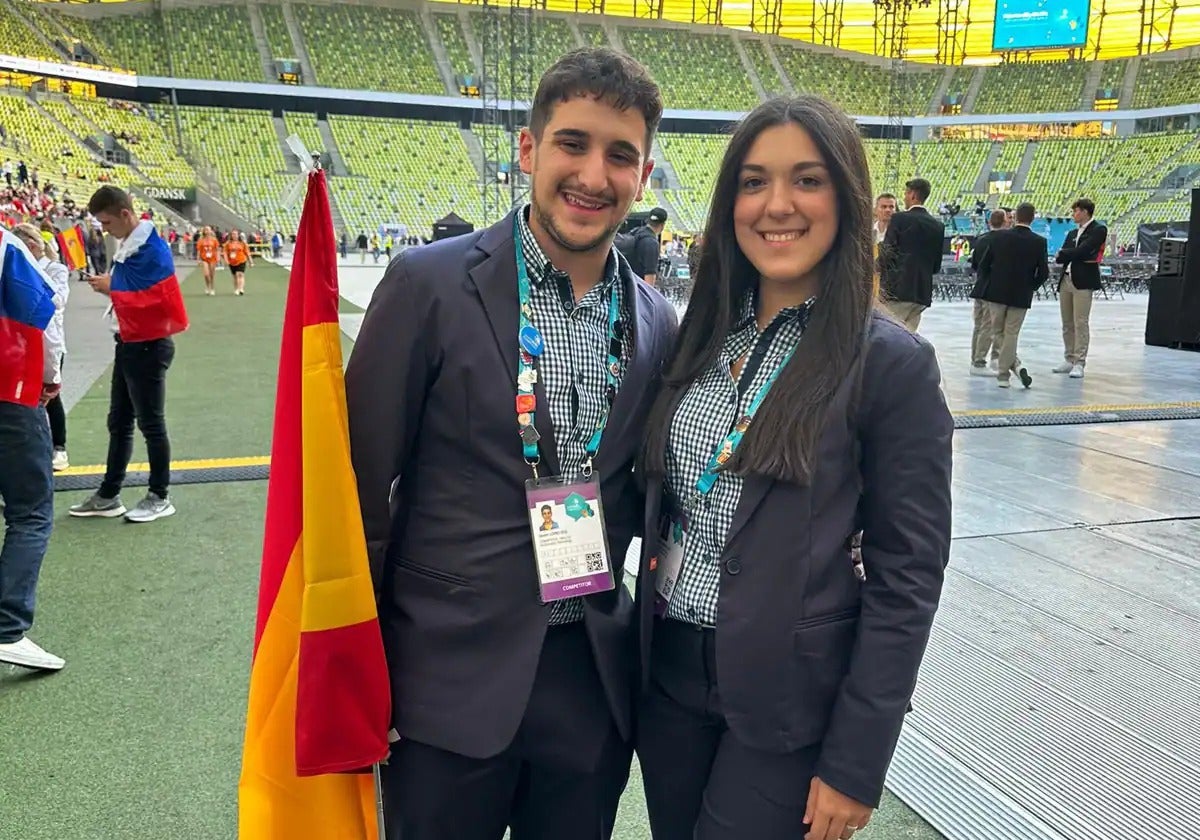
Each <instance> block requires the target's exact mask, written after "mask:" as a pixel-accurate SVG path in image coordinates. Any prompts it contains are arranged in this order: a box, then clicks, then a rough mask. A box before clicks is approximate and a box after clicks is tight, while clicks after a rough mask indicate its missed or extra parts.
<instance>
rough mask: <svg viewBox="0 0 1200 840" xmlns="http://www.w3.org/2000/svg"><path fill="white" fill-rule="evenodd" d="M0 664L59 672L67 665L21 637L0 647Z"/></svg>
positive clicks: (30, 640) (29, 640)
mask: <svg viewBox="0 0 1200 840" xmlns="http://www.w3.org/2000/svg"><path fill="white" fill-rule="evenodd" d="M0 662H7V663H8V664H10V665H20V666H21V667H22V668H32V669H34V670H36V671H61V670H62V667H63V666H64V665H66V664H67V663H66V661H64V660H63V659H60V658H59V657H57V656H55V655H54V654H53V653H47V652H46V651H44V650H42V649H41V648H40V647H38V646H37V645H35V644H34V643H33V640H32V639H30V638H29V637H28V636H22V637H21V638H20V639H18V640H17V641H15V642H12V643H10V644H2V645H0Z"/></svg>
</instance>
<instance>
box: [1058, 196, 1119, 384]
mask: <svg viewBox="0 0 1200 840" xmlns="http://www.w3.org/2000/svg"><path fill="white" fill-rule="evenodd" d="M1095 212H1096V204H1095V202H1093V201H1092V200H1091V199H1090V198H1081V199H1079V200H1078V201H1076V202H1075V203H1074V204H1072V205H1071V214H1072V216H1073V217H1074V219H1075V224H1077V225H1079V227H1078V228H1076V229H1075V230H1072V231H1070V232H1069V233H1067V238H1066V241H1064V242H1063V246H1062V248H1060V249H1059V251H1058V255H1057V256H1055V258H1054V261H1055V262H1056V263H1058V264H1059V265H1061V266H1062V267H1063V270H1062V274H1060V275H1059V281H1058V305H1059V312H1060V313H1061V315H1062V334H1063V363H1062V364H1061V365H1059V366H1058V367H1056V368H1054V372H1055V373H1067V374H1070V376H1071V378H1072V379H1083V369H1084V367H1085V366H1086V365H1087V354H1088V346H1089V344H1090V343H1091V337H1092V332H1091V323H1090V322H1091V316H1092V295H1093V294H1095V292H1096V291H1097V290H1098V289H1100V288H1101V283H1100V261H1101V260H1102V259H1104V245H1105V243H1106V242H1108V228H1106V227H1105V226H1104V225H1102V224H1100V223H1099V222H1097V221H1095V220H1094V219H1093V218H1092V216H1093V215H1094V214H1095Z"/></svg>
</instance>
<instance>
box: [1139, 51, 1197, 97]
mask: <svg viewBox="0 0 1200 840" xmlns="http://www.w3.org/2000/svg"><path fill="white" fill-rule="evenodd" d="M1197 101H1200V58H1188V59H1183V60H1178V61H1151V60H1149V59H1143V60H1142V64H1141V67H1140V68H1139V69H1138V78H1137V86H1136V88H1135V89H1134V94H1133V106H1134V107H1135V108H1158V107H1161V106H1164V105H1177V104H1179V103H1183V102H1197Z"/></svg>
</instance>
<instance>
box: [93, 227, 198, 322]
mask: <svg viewBox="0 0 1200 840" xmlns="http://www.w3.org/2000/svg"><path fill="white" fill-rule="evenodd" d="M109 297H110V298H111V299H112V305H113V312H115V313H116V316H117V326H118V327H119V328H120V331H121V340H122V341H153V340H154V339H156V338H166V337H167V336H169V335H174V334H175V333H178V332H183V331H184V330H186V329H187V328H188V318H187V310H186V309H185V308H184V305H183V293H182V292H181V291H180V289H179V280H177V279H176V277H175V261H174V260H173V259H171V249H170V248H169V247H168V246H167V243H166V242H164V241H163V238H162V237H161V236H159V235H158V231H157V230H155V228H154V224H153V223H151V222H139V223H138V226H137V227H136V228H134V229H133V233H131V234H129V236H128V237H127V238H126V239H124V240H123V241H122V242H121V245H120V247H118V248H117V253H116V254H114V255H113V267H112V287H111V289H110V290H109Z"/></svg>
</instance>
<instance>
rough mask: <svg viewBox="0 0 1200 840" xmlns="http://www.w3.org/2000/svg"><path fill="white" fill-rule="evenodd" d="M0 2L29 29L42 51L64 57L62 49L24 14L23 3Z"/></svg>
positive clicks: (60, 57) (9, 0) (5, 0)
mask: <svg viewBox="0 0 1200 840" xmlns="http://www.w3.org/2000/svg"><path fill="white" fill-rule="evenodd" d="M0 2H2V3H3V4H4V5H5V6H6V7H7V8H8V9H9V10H10V11H11V13H12V16H13V17H15V18H16V19H17V20H19V21H20V22H21V23H23V24H24V25H25V28H26V29H28V30H29V33H30V35H31V36H32V37H33V39H34V40H35V41H37V42H38V45H39V47H40V49H41V50H42V51H45V52H46V54H47V55H49V56H54V57H56V58H59V59H60V60H61V59H63V58H65V56H63V54H62V50H60V49H58V47H56V46H55V45H54V42H53V41H51V40H50V39H49V38H48V37H47V36H46V33H45V32H43V31H42V30H41V29H38V28H37V26H35V25H34V23H33V20H32V19H31V18H30V17H29V15H28V14H26V12H25V10H24V8H23V6H24V5H25V4H24V3H21V4H18V3H16V2H15V0H0Z"/></svg>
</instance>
